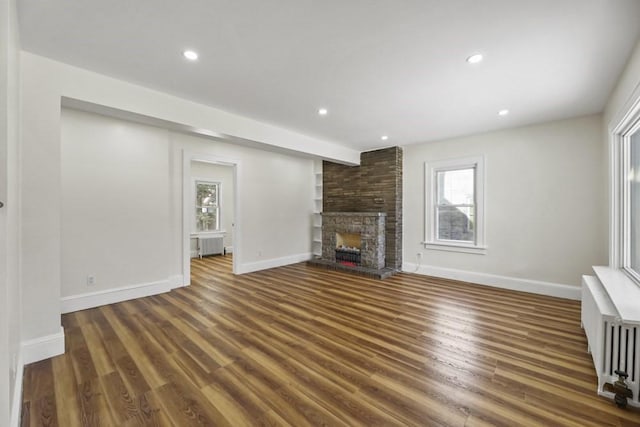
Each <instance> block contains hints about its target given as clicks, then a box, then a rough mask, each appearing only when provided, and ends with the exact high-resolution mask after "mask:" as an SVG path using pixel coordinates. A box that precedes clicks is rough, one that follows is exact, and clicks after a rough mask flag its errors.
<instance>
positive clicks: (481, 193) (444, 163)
mask: <svg viewBox="0 0 640 427" xmlns="http://www.w3.org/2000/svg"><path fill="white" fill-rule="evenodd" d="M466 168H473V169H474V170H475V188H474V198H475V200H474V204H475V211H476V212H475V214H476V228H475V242H473V243H472V244H468V243H465V242H460V243H457V242H453V241H442V240H437V239H436V230H435V228H436V216H435V204H436V189H435V182H436V181H435V174H436V173H437V172H439V171H447V170H457V169H466ZM485 170H486V160H485V158H484V156H482V155H479V156H470V157H462V158H456V159H446V160H436V161H432V162H425V163H424V180H425V181H424V193H425V198H424V201H425V216H424V224H425V226H424V234H425V238H424V242H423V244H424V247H425V249H435V250H445V251H452V252H466V253H475V254H479V255H484V254H486V242H485V236H486V225H485V215H486V206H485V200H486V188H487V179H486V173H485Z"/></svg>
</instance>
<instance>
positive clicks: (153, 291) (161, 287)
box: [60, 275, 184, 313]
mask: <svg viewBox="0 0 640 427" xmlns="http://www.w3.org/2000/svg"><path fill="white" fill-rule="evenodd" d="M182 286H184V283H183V280H182V275H175V276H171V277H169V278H168V279H167V280H160V281H158V282H151V283H142V284H139V285H132V286H126V287H122V288H116V289H105V290H103V291H97V292H91V293H87V294H80V295H71V296H68V297H63V298H61V299H60V309H61V311H62V313H70V312H72V311H79V310H86V309H88V308H94V307H99V306H101V305H107V304H114V303H117V302H122V301H127V300H130V299H135V298H142V297H148V296H151V295H157V294H162V293H165V292H169V291H170V290H171V289H175V288H179V287H182Z"/></svg>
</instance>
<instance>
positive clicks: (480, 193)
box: [424, 157, 486, 253]
mask: <svg viewBox="0 0 640 427" xmlns="http://www.w3.org/2000/svg"><path fill="white" fill-rule="evenodd" d="M425 176H426V185H425V188H426V194H425V200H426V201H427V203H426V218H425V230H426V237H425V242H424V244H425V247H426V248H428V249H440V250H453V251H460V252H474V253H485V251H486V247H485V245H484V224H483V220H484V215H483V214H484V160H483V158H482V157H473V158H464V159H454V160H446V161H439V162H432V163H425Z"/></svg>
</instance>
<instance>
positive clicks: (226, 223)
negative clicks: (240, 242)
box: [191, 161, 235, 247]
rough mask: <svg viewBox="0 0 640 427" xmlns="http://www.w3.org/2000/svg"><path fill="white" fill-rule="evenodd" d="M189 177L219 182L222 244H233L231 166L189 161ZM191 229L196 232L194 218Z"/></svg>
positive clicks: (227, 245) (226, 245) (228, 245)
mask: <svg viewBox="0 0 640 427" xmlns="http://www.w3.org/2000/svg"><path fill="white" fill-rule="evenodd" d="M191 178H192V179H206V180H209V181H214V182H219V183H220V219H221V224H220V228H221V229H222V230H224V231H225V235H224V246H225V247H230V246H233V218H234V215H235V213H234V206H233V205H234V189H233V167H232V166H224V165H216V164H213V163H205V162H197V161H194V162H191ZM194 202H195V201H194ZM192 231H193V232H194V233H195V232H196V228H195V219H194V224H193V229H192ZM194 240H195V239H194Z"/></svg>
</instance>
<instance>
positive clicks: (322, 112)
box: [318, 108, 329, 116]
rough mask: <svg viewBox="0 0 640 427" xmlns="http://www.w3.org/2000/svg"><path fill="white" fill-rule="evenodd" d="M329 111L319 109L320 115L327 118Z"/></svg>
mask: <svg viewBox="0 0 640 427" xmlns="http://www.w3.org/2000/svg"><path fill="white" fill-rule="evenodd" d="M328 112H329V111H328V110H327V109H326V108H318V114H320V115H321V116H326V115H327V113H328Z"/></svg>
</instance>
